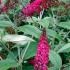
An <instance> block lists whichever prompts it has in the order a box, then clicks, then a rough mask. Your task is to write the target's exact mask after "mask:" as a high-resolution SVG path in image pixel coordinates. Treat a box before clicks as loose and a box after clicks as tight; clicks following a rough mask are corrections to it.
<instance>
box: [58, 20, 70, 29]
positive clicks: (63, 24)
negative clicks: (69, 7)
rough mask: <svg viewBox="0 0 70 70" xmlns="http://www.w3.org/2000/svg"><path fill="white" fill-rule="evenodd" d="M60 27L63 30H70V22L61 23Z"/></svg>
mask: <svg viewBox="0 0 70 70" xmlns="http://www.w3.org/2000/svg"><path fill="white" fill-rule="evenodd" d="M58 26H60V27H62V28H65V29H70V21H67V22H60V23H59V24H58Z"/></svg>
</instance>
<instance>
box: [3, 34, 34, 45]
mask: <svg viewBox="0 0 70 70" xmlns="http://www.w3.org/2000/svg"><path fill="white" fill-rule="evenodd" d="M2 40H3V41H6V42H13V43H16V44H18V45H25V44H26V43H28V42H31V41H34V40H33V39H32V38H29V37H27V36H24V35H16V34H14V35H11V34H9V35H5V36H4V37H3V38H2Z"/></svg>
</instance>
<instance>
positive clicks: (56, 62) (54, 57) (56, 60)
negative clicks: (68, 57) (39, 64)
mask: <svg viewBox="0 0 70 70" xmlns="http://www.w3.org/2000/svg"><path fill="white" fill-rule="evenodd" d="M49 59H50V61H51V63H52V64H53V67H50V68H49V70H60V68H61V67H62V60H61V57H60V56H59V54H58V53H56V52H55V51H53V50H51V51H50V55H49Z"/></svg>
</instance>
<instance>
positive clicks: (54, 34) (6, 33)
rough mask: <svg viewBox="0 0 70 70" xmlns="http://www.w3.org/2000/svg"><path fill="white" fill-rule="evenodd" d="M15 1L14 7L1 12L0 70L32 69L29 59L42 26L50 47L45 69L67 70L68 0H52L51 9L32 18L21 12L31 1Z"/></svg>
mask: <svg viewBox="0 0 70 70" xmlns="http://www.w3.org/2000/svg"><path fill="white" fill-rule="evenodd" d="M6 1H7V0H3V3H6ZM14 1H15V5H16V6H15V7H12V8H11V7H10V6H9V8H8V11H5V12H2V11H0V13H1V14H0V70H14V69H16V70H34V68H33V65H31V64H30V63H29V60H30V59H33V58H34V56H35V54H36V50H37V44H38V41H39V37H40V35H41V32H42V29H43V27H45V28H46V30H47V35H48V42H49V45H50V54H49V63H48V69H49V70H70V0H52V6H51V7H49V8H48V9H46V10H42V11H41V13H40V14H37V13H35V14H34V15H33V16H31V17H26V16H25V15H24V14H22V13H21V10H22V8H23V7H25V6H26V5H27V3H29V2H30V0H12V3H13V2H14ZM16 1H18V2H16ZM11 5H12V4H11ZM0 6H1V5H0ZM0 10H1V8H0Z"/></svg>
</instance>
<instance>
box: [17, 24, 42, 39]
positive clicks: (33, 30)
mask: <svg viewBox="0 0 70 70" xmlns="http://www.w3.org/2000/svg"><path fill="white" fill-rule="evenodd" d="M18 30H19V31H21V32H24V33H25V34H29V35H33V36H34V37H36V38H39V36H40V34H41V31H40V30H39V29H38V28H37V27H35V26H32V25H24V26H20V27H18Z"/></svg>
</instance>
